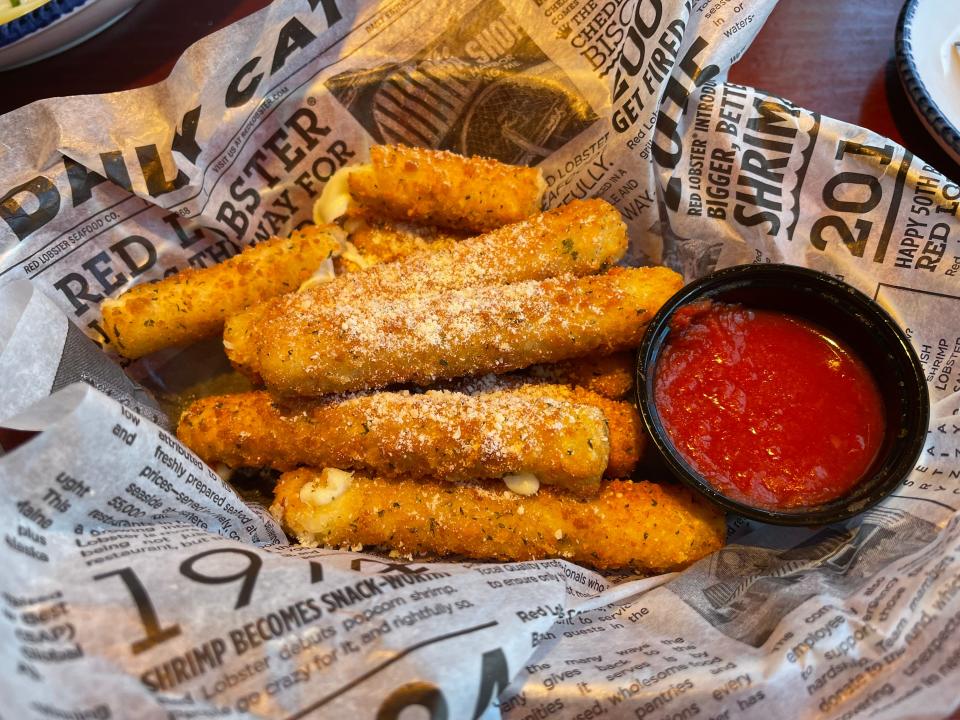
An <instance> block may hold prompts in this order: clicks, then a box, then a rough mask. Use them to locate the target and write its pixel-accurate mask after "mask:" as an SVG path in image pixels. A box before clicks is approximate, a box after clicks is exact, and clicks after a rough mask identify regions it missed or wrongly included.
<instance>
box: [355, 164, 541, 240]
mask: <svg viewBox="0 0 960 720" xmlns="http://www.w3.org/2000/svg"><path fill="white" fill-rule="evenodd" d="M347 184H348V187H349V189H350V197H351V205H350V209H349V210H348V213H351V214H360V215H366V216H375V217H386V218H391V219H393V220H406V221H409V222H417V223H422V224H424V225H438V226H440V227H446V228H452V229H455V230H466V231H469V232H485V231H487V230H492V229H493V228H497V227H500V226H501V225H508V224H510V223H514V222H517V221H518V220H522V219H523V218H525V217H529V216H530V215H533V214H534V213H537V212H539V211H540V207H541V202H542V199H543V192H544V190H545V189H546V183H545V182H544V180H543V174H542V173H541V172H540V170H538V169H536V168H526V167H517V166H514V165H505V164H504V163H501V162H497V161H496V160H491V159H488V158H481V157H464V156H463V155H456V154H454V153H450V152H445V151H442V150H426V149H423V148H415V147H407V146H404V145H375V146H374V147H372V148H370V164H369V165H363V166H360V167H357V168H352V172H351V173H350V175H349V178H348V180H347Z"/></svg>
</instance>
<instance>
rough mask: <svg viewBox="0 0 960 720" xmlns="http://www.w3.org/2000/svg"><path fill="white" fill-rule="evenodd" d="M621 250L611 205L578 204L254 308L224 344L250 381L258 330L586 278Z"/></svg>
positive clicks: (620, 227)
mask: <svg viewBox="0 0 960 720" xmlns="http://www.w3.org/2000/svg"><path fill="white" fill-rule="evenodd" d="M626 248H627V234H626V226H625V225H624V224H623V220H622V219H621V217H620V213H619V212H618V211H617V209H616V208H615V207H613V206H612V205H610V204H609V203H607V202H604V201H603V200H585V201H582V200H577V201H574V202H572V203H569V204H568V205H564V206H563V207H560V208H558V209H556V210H552V211H550V212H547V213H543V214H540V215H537V216H535V217H532V218H530V219H529V220H525V221H523V222H519V223H515V224H513V225H508V226H506V227H502V228H499V229H497V230H494V231H493V232H490V233H487V234H485V235H480V236H477V237H472V238H468V239H466V240H462V241H461V242H458V243H454V244H452V245H451V246H450V247H448V248H446V249H445V250H440V251H436V252H433V251H431V250H422V251H419V252H416V253H413V254H412V255H409V256H407V257H405V258H403V259H401V260H398V261H396V262H392V263H384V264H381V265H375V266H373V267H369V268H367V269H365V270H363V271H362V272H357V273H350V274H348V275H343V276H341V277H338V278H336V279H334V280H332V281H330V282H327V283H323V284H320V285H316V286H314V287H311V288H309V289H307V290H305V291H304V292H301V293H291V294H289V295H286V296H283V297H278V298H274V299H273V300H271V301H268V302H266V303H261V304H260V305H258V306H256V307H253V308H251V309H250V310H249V311H247V312H246V313H240V314H238V315H236V316H234V317H232V318H230V320H229V321H228V322H227V324H226V326H225V329H224V335H223V341H224V342H223V344H224V348H225V349H226V351H227V356H228V357H229V358H230V360H231V361H232V362H233V363H234V366H235V367H237V369H239V370H240V371H241V372H244V374H247V375H248V376H249V377H252V378H256V377H257V368H256V365H257V357H258V355H261V354H262V353H269V352H270V351H271V350H270V348H269V347H268V346H267V345H266V343H267V342H268V341H267V336H266V335H264V334H262V333H261V332H260V329H261V328H263V327H265V326H275V325H283V326H286V327H290V328H296V327H298V326H305V325H309V324H310V323H311V322H312V319H313V318H317V319H322V318H323V317H325V316H328V315H330V314H331V313H332V312H334V311H335V310H336V309H337V308H340V307H346V306H350V307H353V308H354V310H355V311H357V312H359V313H360V314H366V312H367V311H366V308H367V305H368V303H371V304H372V301H371V298H372V297H374V296H388V297H393V298H400V297H407V296H418V297H425V296H427V295H429V294H433V293H438V292H443V291H446V290H455V289H459V288H476V287H479V286H484V285H507V284H509V283H515V282H519V281H522V280H540V279H543V278H548V277H554V276H558V275H563V274H565V273H570V274H573V275H588V274H590V273H594V272H597V271H598V270H600V269H602V268H604V267H607V266H609V265H612V264H613V263H615V262H617V260H619V259H620V258H621V257H623V254H624V253H625V252H626ZM377 304H380V301H379V300H378V301H377ZM344 389H347V388H344Z"/></svg>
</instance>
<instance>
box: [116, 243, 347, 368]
mask: <svg viewBox="0 0 960 720" xmlns="http://www.w3.org/2000/svg"><path fill="white" fill-rule="evenodd" d="M343 237H344V236H343V231H342V230H340V229H339V228H338V227H336V226H332V225H330V226H325V227H317V226H307V227H305V228H304V229H303V230H298V231H296V232H294V233H293V234H292V235H291V236H290V237H289V238H271V239H269V240H267V241H265V242H262V243H260V244H258V245H256V246H254V247H250V248H246V249H245V250H244V251H243V252H241V253H240V254H239V255H235V256H233V257H232V258H230V259H229V260H226V261H224V262H222V263H219V264H217V265H213V266H211V267H208V268H203V269H192V268H191V269H187V270H182V271H181V272H179V273H177V274H176V275H171V276H170V277H167V278H164V279H163V280H160V281H158V282H153V283H146V284H143V285H137V286H135V287H133V288H131V289H130V290H128V291H127V292H125V293H123V294H122V295H120V296H119V297H117V298H116V299H114V300H105V301H104V302H103V303H102V304H101V305H100V310H101V312H102V313H103V327H104V330H105V332H106V333H107V335H108V337H109V338H110V340H111V341H112V342H113V344H114V347H115V348H116V350H117V352H118V353H119V354H120V355H122V356H123V357H126V358H130V359H135V358H139V357H142V356H144V355H147V354H149V353H152V352H155V351H157V350H161V349H163V348H166V347H172V346H175V345H185V344H187V343H192V342H196V341H197V340H201V339H203V338H207V337H212V336H214V335H216V334H217V333H219V332H220V330H221V329H222V328H223V323H224V321H225V320H226V318H228V317H230V316H231V315H234V314H236V313H238V312H240V311H242V310H245V309H246V308H248V307H250V306H252V305H256V304H257V303H259V302H261V301H263V300H267V299H268V298H272V297H275V296H277V295H280V294H282V293H287V292H291V291H293V290H296V289H297V288H298V287H299V286H300V284H301V283H303V282H304V281H305V280H307V279H308V278H309V277H310V276H311V275H312V274H313V273H314V272H316V271H317V270H318V268H319V267H320V265H321V263H323V262H324V261H325V260H326V259H327V258H329V257H331V256H332V255H333V254H334V253H336V252H339V250H340V246H341V243H342V242H343Z"/></svg>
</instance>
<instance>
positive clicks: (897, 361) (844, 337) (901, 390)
mask: <svg viewBox="0 0 960 720" xmlns="http://www.w3.org/2000/svg"><path fill="white" fill-rule="evenodd" d="M701 300H716V301H720V302H727V303H741V304H742V305H744V306H745V307H747V308H754V309H758V310H759V309H764V310H774V311H779V312H782V313H785V314H789V315H793V316H795V317H799V318H803V319H805V320H808V321H810V322H812V323H815V324H817V325H819V326H820V327H822V328H823V329H824V330H826V331H828V332H829V333H831V334H832V335H833V336H834V337H835V338H837V339H838V340H841V341H842V342H844V343H846V345H847V346H848V347H849V348H850V349H851V350H852V351H853V352H855V353H856V354H857V355H858V356H859V357H860V359H861V360H862V361H863V362H864V364H865V365H866V366H867V368H868V369H869V370H870V371H871V372H872V373H873V377H874V378H875V380H876V381H877V386H878V387H879V389H880V393H881V395H882V397H883V401H884V406H885V409H886V434H885V436H884V441H883V444H882V445H881V448H880V452H879V453H878V454H877V458H876V460H875V461H874V462H873V464H872V465H871V466H870V468H869V469H868V470H867V472H866V473H865V474H864V475H863V477H862V479H861V480H860V482H858V483H857V484H856V485H855V486H854V487H853V488H852V489H851V490H850V491H849V492H848V493H847V494H846V495H843V496H841V497H839V498H836V499H834V500H830V501H828V502H825V503H822V504H819V505H814V506H809V507H798V508H790V509H782V510H781V509H769V508H766V507H757V506H752V505H748V504H745V503H743V502H741V501H739V500H734V499H733V498H730V497H728V496H726V495H724V494H723V493H722V492H720V491H718V490H717V489H716V488H714V487H713V486H712V485H711V484H710V483H709V482H708V480H707V479H706V478H704V477H703V476H702V475H701V474H700V473H698V472H697V471H696V470H694V469H693V468H692V467H691V466H690V464H689V463H687V461H686V460H684V458H683V456H681V455H680V453H679V452H678V451H677V450H676V448H675V447H674V446H673V443H672V442H671V441H670V436H669V434H668V433H667V431H666V429H665V428H664V426H663V423H662V421H661V419H660V414H659V413H658V411H657V407H656V403H655V402H654V392H653V389H654V380H655V377H656V367H657V361H658V360H659V358H660V353H661V350H662V349H663V347H664V346H665V343H666V341H667V340H668V338H669V337H670V319H671V318H672V317H673V314H674V313H675V312H676V311H677V310H678V309H679V308H681V307H683V306H684V305H687V304H689V303H692V302H697V301H701ZM637 401H638V403H639V407H640V413H641V415H642V416H643V422H644V424H645V425H646V428H647V432H648V433H649V435H650V438H651V439H652V440H653V443H654V444H655V445H656V447H657V449H658V450H659V452H660V454H661V455H662V456H663V459H664V461H665V462H666V464H667V466H668V467H669V468H670V470H671V471H672V472H673V474H674V475H676V476H677V478H679V479H680V480H681V481H682V482H683V483H685V484H686V485H688V486H689V487H691V488H692V489H694V490H695V491H697V492H699V493H700V494H702V495H705V496H706V497H708V498H709V499H710V500H712V501H714V502H715V503H717V504H718V505H721V506H723V507H724V508H726V509H727V510H729V511H731V512H735V513H739V514H740V515H743V516H746V517H749V518H753V519H755V520H760V521H762V522H767V523H773V524H776V525H822V524H826V523H832V522H837V521H840V520H846V519H847V518H850V517H853V516H854V515H856V514H858V513H861V512H863V511H864V510H866V509H867V508H869V507H872V506H873V505H875V504H877V503H878V502H880V501H881V500H883V499H884V498H885V497H887V496H888V495H890V494H891V493H892V492H893V491H894V490H895V489H896V488H897V486H898V485H899V484H900V483H901V482H902V481H903V480H904V479H906V477H907V475H909V474H910V471H911V470H912V469H913V467H914V464H915V463H916V461H917V458H918V457H919V456H920V453H921V451H922V450H923V445H924V441H925V439H926V434H927V425H928V422H929V417H930V399H929V396H928V394H927V385H926V382H925V381H924V375H923V368H922V366H921V365H920V360H919V359H918V358H917V355H916V353H915V352H914V350H913V348H912V347H911V345H910V341H909V340H908V339H907V336H906V335H905V334H904V332H903V331H902V330H901V329H900V327H899V326H898V325H897V324H896V322H894V320H893V319H892V318H891V317H890V316H889V315H888V314H887V313H886V312H885V311H884V310H883V309H882V308H881V307H880V306H879V305H877V303H875V302H874V301H873V300H871V299H870V298H869V297H867V296H866V295H864V294H863V293H861V292H860V291H859V290H856V289H855V288H853V287H851V286H849V285H847V284H846V283H844V282H842V281H841V280H837V279H836V278H833V277H831V276H829V275H824V274H823V273H819V272H815V271H813V270H808V269H806V268H801V267H796V266H793V265H738V266H736V267H731V268H727V269H725V270H719V271H717V272H714V273H711V274H709V275H706V276H705V277H703V278H701V279H700V280H697V281H696V282H693V283H691V284H689V285H687V286H686V287H684V288H683V289H682V290H680V292H678V293H677V294H676V295H674V296H673V297H672V298H670V300H668V301H667V303H666V304H665V305H664V306H663V307H662V308H661V309H660V312H658V313H657V314H656V316H654V318H653V321H652V322H651V323H650V325H649V327H648V328H647V331H646V335H645V336H644V339H643V342H642V344H641V345H640V350H639V357H638V362H637Z"/></svg>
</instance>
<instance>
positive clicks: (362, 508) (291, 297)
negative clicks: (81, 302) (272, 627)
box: [102, 146, 724, 572]
mask: <svg viewBox="0 0 960 720" xmlns="http://www.w3.org/2000/svg"><path fill="white" fill-rule="evenodd" d="M544 187H545V184H544V182H543V178H542V177H541V175H540V172H539V171H538V170H535V169H530V168H523V167H513V166H509V165H504V164H502V163H499V162H496V161H493V160H487V159H482V158H466V157H462V156H459V155H455V154H452V153H448V152H436V151H428V150H422V149H417V148H410V147H404V146H376V147H374V148H372V150H371V160H370V163H369V164H368V165H363V166H355V167H348V168H344V169H343V170H342V171H341V173H340V175H339V176H338V177H335V178H334V179H333V180H331V182H330V183H328V186H327V188H326V189H325V191H324V194H323V195H322V196H321V197H320V199H319V200H318V203H317V207H316V211H315V215H316V217H315V220H316V223H315V224H313V225H306V226H304V227H302V228H300V229H299V230H298V231H296V232H295V233H294V234H293V235H292V236H291V237H289V238H274V239H271V240H268V241H266V242H262V243H260V244H259V245H256V246H254V247H251V248H248V249H246V250H245V251H244V252H243V253H241V254H239V255H237V256H236V257H234V258H232V259H231V260H229V261H227V262H224V263H222V264H220V265H217V266H214V267H210V268H205V269H200V270H191V271H187V272H182V273H179V274H177V275H174V276H171V277H169V278H166V279H164V280H161V281H158V282H155V283H151V284H146V285H141V286H138V287H135V288H133V289H132V290H130V291H129V292H127V293H126V294H124V295H121V296H120V297H119V298H117V299H116V300H112V301H108V302H105V303H104V305H103V308H102V309H103V317H104V327H105V328H106V331H107V333H108V334H109V335H110V337H111V340H112V341H113V342H114V344H115V347H116V348H117V350H118V352H120V353H121V354H123V355H125V356H126V357H128V358H137V357H141V356H143V355H146V354H148V353H151V352H154V351H157V350H160V349H163V348H166V347H170V346H174V345H182V344H186V343H190V342H194V341H197V340H200V339H203V338H207V337H212V336H216V335H218V334H222V336H223V344H224V349H225V350H226V354H227V356H228V358H229V359H230V361H231V363H232V364H233V366H234V367H235V368H236V369H237V370H238V371H239V372H240V373H242V374H243V375H244V376H245V377H247V378H248V379H249V380H250V381H251V383H252V386H253V388H254V389H252V390H251V391H249V392H242V393H234V394H227V395H213V396H208V397H203V398H200V399H198V400H196V401H195V402H194V403H192V404H191V405H190V406H189V407H187V408H186V410H184V412H183V414H182V416H181V417H180V419H179V425H178V430H177V434H178V436H179V438H180V439H181V440H182V441H183V442H184V443H185V444H186V445H188V446H189V447H190V448H191V449H192V450H194V451H195V452H196V453H197V454H198V455H199V456H200V457H201V458H202V459H203V460H204V461H205V462H207V463H208V464H210V465H211V466H214V467H223V468H230V469H236V468H267V469H270V470H273V471H277V472H279V473H281V474H280V475H279V480H278V482H277V484H276V488H275V499H274V502H273V504H272V507H271V511H272V512H273V514H274V515H275V516H276V517H277V518H278V520H280V521H281V522H282V523H283V525H284V526H285V527H286V528H287V529H288V531H289V532H290V533H291V534H293V535H295V536H296V537H297V538H298V539H299V541H300V542H301V543H302V544H304V545H311V546H316V545H327V546H335V547H352V548H361V547H368V548H379V549H382V550H385V551H387V552H390V553H392V554H399V555H418V554H430V555H450V554H454V555H458V556H461V557H467V558H471V559H478V560H483V559H490V560H527V559H539V558H547V557H560V558H567V559H571V560H574V561H576V562H579V563H582V564H585V565H588V566H592V567H595V568H598V569H602V570H614V569H624V570H631V571H636V572H662V571H666V570H673V569H677V568H681V567H685V566H686V565H689V564H690V563H691V562H693V561H695V560H697V559H699V558H701V557H703V556H704V555H707V554H709V553H710V552H712V551H714V550H716V549H717V548H718V547H720V546H721V545H722V543H723V540H724V522H723V516H722V514H721V513H719V512H718V511H717V510H716V509H714V508H713V507H711V506H710V505H708V504H707V502H706V501H704V500H702V499H700V498H698V497H695V496H694V495H693V494H691V493H690V492H689V491H688V490H686V489H684V488H681V487H679V486H676V485H673V484H659V483H655V482H649V481H645V480H638V479H634V477H633V476H634V474H635V471H636V468H637V464H638V462H639V460H640V459H641V456H642V454H643V451H644V447H645V444H646V443H645V437H644V434H643V430H642V425H641V422H640V418H639V415H638V412H637V409H636V407H635V405H634V404H633V402H632V399H631V398H630V397H629V396H630V390H631V386H632V380H633V374H634V357H633V352H632V351H633V349H634V348H635V347H636V346H637V345H638V344H639V343H640V340H641V337H642V335H643V332H644V329H645V327H646V325H647V323H648V322H649V321H650V319H651V318H652V317H653V315H654V314H655V313H656V311H657V310H658V309H659V308H660V306H661V305H663V303H664V302H665V301H666V300H667V299H668V298H669V297H670V296H671V295H673V294H674V293H675V292H676V291H677V290H678V289H679V288H680V287H681V284H682V280H681V278H680V276H679V275H677V274H676V273H674V272H673V271H671V270H669V269H666V268H662V267H648V268H631V267H620V266H618V265H617V263H618V262H619V261H620V260H621V259H622V258H623V256H624V254H625V252H626V249H627V236H626V228H625V226H624V223H623V221H622V219H621V218H620V215H619V213H618V211H617V210H616V209H615V208H614V207H613V206H612V205H610V204H608V203H606V202H605V201H603V200H574V201H572V202H570V203H569V204H567V205H564V206H562V207H559V208H556V209H553V210H550V211H547V212H541V203H542V195H543V191H544ZM318 268H321V269H325V271H321V272H318Z"/></svg>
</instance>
